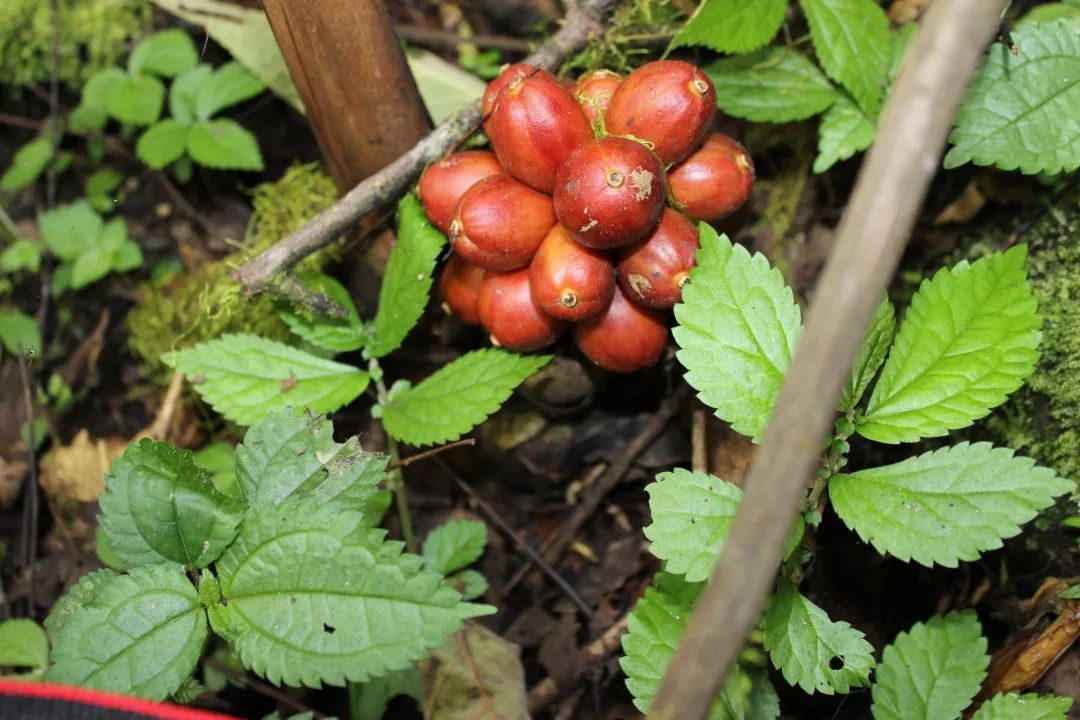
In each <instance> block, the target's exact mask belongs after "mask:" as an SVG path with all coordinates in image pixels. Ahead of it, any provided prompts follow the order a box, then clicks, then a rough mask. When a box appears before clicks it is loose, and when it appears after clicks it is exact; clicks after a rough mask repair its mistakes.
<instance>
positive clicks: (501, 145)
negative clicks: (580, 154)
mask: <svg viewBox="0 0 1080 720" xmlns="http://www.w3.org/2000/svg"><path fill="white" fill-rule="evenodd" d="M484 131H485V132H486V133H487V136H488V139H489V140H490V141H491V146H492V147H493V148H494V149H495V154H496V155H497V156H498V158H499V162H501V163H502V164H503V166H505V167H506V169H507V170H508V171H509V172H510V174H511V175H513V176H514V177H516V178H517V179H519V180H521V181H522V182H524V183H526V184H528V185H531V186H533V187H534V188H536V189H537V190H541V191H543V192H546V193H550V192H551V190H552V188H554V187H555V173H556V171H557V170H558V169H559V166H560V165H561V164H562V162H563V160H565V159H566V156H567V155H569V154H570V151H571V150H573V149H574V148H576V147H577V146H578V145H580V144H581V143H583V142H585V141H586V140H588V139H589V138H591V137H592V127H590V125H589V120H588V119H587V118H586V117H585V113H584V112H583V111H582V110H581V106H579V105H578V104H577V101H575V100H574V98H572V97H571V96H570V93H569V92H567V91H566V88H564V87H563V86H562V84H561V83H560V82H559V81H558V80H556V79H555V78H553V77H552V76H551V75H550V74H547V73H542V74H541V73H536V74H534V75H529V76H527V77H523V78H516V79H514V80H513V81H512V82H511V83H510V84H509V85H507V86H506V87H505V88H503V89H502V90H501V91H500V92H499V95H498V97H497V98H496V99H495V107H494V108H493V109H492V111H491V115H489V116H488V120H487V122H486V123H484Z"/></svg>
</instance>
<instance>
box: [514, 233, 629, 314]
mask: <svg viewBox="0 0 1080 720" xmlns="http://www.w3.org/2000/svg"><path fill="white" fill-rule="evenodd" d="M529 284H530V285H531V286H532V296H533V300H535V301H536V302H537V303H539V304H540V307H542V308H543V309H544V311H545V312H547V313H549V314H550V315H554V316H555V317H557V318H561V319H563V320H572V321H576V320H583V319H584V318H587V317H589V316H591V315H595V314H596V313H598V312H600V311H601V310H603V309H604V308H605V307H606V306H607V304H608V303H609V302H611V296H612V294H613V293H614V292H615V268H614V267H612V265H611V262H610V261H609V260H608V259H607V257H605V256H604V255H602V254H601V253H599V252H597V251H596V250H591V249H589V248H587V247H585V246H584V245H582V244H581V243H579V242H577V241H576V240H574V236H573V235H572V234H570V231H569V230H567V229H566V228H564V227H563V226H562V225H556V226H555V227H553V228H551V232H549V233H548V234H547V237H546V238H544V242H543V243H541V244H540V249H539V250H537V251H536V256H535V257H534V258H533V261H532V264H531V265H529Z"/></svg>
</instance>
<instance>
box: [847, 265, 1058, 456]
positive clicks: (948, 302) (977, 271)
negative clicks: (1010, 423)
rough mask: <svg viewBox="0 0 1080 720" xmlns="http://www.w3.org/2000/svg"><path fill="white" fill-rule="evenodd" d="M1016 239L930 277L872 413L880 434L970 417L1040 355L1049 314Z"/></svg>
mask: <svg viewBox="0 0 1080 720" xmlns="http://www.w3.org/2000/svg"><path fill="white" fill-rule="evenodd" d="M1026 257H1027V248H1026V247H1025V246H1023V245H1018V246H1016V247H1014V248H1012V249H1010V250H1009V251H1007V252H1005V253H994V254H992V255H989V256H987V257H984V258H981V259H979V260H976V261H975V262H974V263H972V264H971V265H968V264H967V263H966V262H965V263H961V264H960V265H957V266H956V267H954V268H951V269H949V268H942V269H941V270H940V271H938V273H937V274H936V275H934V277H933V279H931V280H924V281H923V283H922V285H920V286H919V290H918V292H916V293H915V296H914V297H913V298H912V299H911V307H910V308H908V311H907V315H906V317H905V318H904V322H903V324H902V325H901V326H900V331H899V333H897V336H896V341H895V343H893V347H892V350H891V351H890V352H889V359H888V360H886V361H885V367H884V368H883V369H882V371H881V377H880V378H879V379H878V382H877V384H876V385H875V386H874V392H873V393H872V394H871V395H870V401H869V403H868V404H867V408H866V414H865V416H864V417H863V418H862V419H861V420H860V421H859V422H857V424H856V427H857V430H858V432H859V434H860V435H862V436H863V437H866V438H869V439H870V440H876V441H878V442H887V443H898V442H913V441H915V440H918V439H919V438H925V437H939V436H942V435H945V434H947V433H948V432H949V431H950V430H955V429H957V428H963V427H967V426H969V425H971V424H972V423H973V422H975V421H976V420H978V419H979V418H981V417H984V416H986V415H987V414H989V412H990V410H992V409H993V408H995V407H997V406H998V405H1000V404H1001V403H1003V402H1005V399H1006V398H1007V397H1008V396H1009V394H1010V393H1012V392H1013V391H1015V390H1016V389H1017V388H1019V387H1020V386H1021V385H1022V384H1023V382H1024V380H1025V379H1026V378H1027V377H1028V375H1030V374H1031V373H1032V372H1033V371H1034V369H1035V365H1036V363H1037V362H1038V360H1039V351H1038V349H1037V348H1038V346H1039V340H1040V339H1041V337H1042V333H1041V332H1040V331H1039V328H1040V327H1041V325H1042V319H1041V318H1040V317H1039V315H1038V312H1037V303H1036V300H1035V297H1034V295H1033V294H1032V291H1031V285H1030V283H1029V282H1028V279H1027V272H1026V271H1025V269H1024V259H1025V258H1026Z"/></svg>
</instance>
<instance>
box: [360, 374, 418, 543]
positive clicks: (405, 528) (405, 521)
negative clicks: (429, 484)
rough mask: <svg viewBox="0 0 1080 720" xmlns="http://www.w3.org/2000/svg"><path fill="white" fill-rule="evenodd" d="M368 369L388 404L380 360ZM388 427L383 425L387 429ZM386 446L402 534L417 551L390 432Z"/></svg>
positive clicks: (388, 481) (389, 483)
mask: <svg viewBox="0 0 1080 720" xmlns="http://www.w3.org/2000/svg"><path fill="white" fill-rule="evenodd" d="M368 371H369V372H370V374H371V379H372V380H374V381H375V391H376V395H377V397H378V400H379V404H380V405H382V406H384V407H385V406H386V405H387V404H388V403H389V401H390V393H389V392H387V390H386V383H385V382H384V381H383V373H382V367H381V366H380V365H379V361H378V360H376V359H375V358H371V359H370V360H369V361H368ZM385 429H386V427H385V426H384V427H383V430H385ZM386 447H387V449H388V450H389V452H390V467H392V468H394V469H393V470H390V471H389V472H388V473H387V474H386V486H387V488H389V489H390V492H392V493H393V494H394V505H396V506H397V514H398V521H399V522H400V523H401V536H402V538H403V539H404V540H405V548H406V549H407V550H408V551H409V552H411V553H415V552H416V536H415V535H414V534H413V526H412V517H411V516H410V515H409V491H408V489H407V488H406V487H405V475H404V474H403V473H402V472H401V449H400V447H399V446H398V441H397V440H396V439H395V438H394V436H393V435H391V434H390V433H389V432H387V433H386Z"/></svg>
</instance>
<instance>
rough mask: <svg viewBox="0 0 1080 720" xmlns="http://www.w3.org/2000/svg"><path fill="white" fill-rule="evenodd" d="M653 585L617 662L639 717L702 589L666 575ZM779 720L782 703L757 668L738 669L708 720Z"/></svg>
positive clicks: (635, 614) (636, 612)
mask: <svg viewBox="0 0 1080 720" xmlns="http://www.w3.org/2000/svg"><path fill="white" fill-rule="evenodd" d="M653 582H654V586H653V587H650V588H648V589H646V590H645V595H644V596H643V597H642V598H641V599H640V600H638V603H637V606H636V607H635V608H634V611H633V612H632V613H631V614H630V618H629V621H628V631H627V633H626V634H625V635H623V636H622V647H623V652H624V653H625V655H624V657H623V658H622V659H621V660H620V661H619V664H620V665H621V666H622V669H623V672H624V673H626V687H627V689H628V690H630V693H631V695H633V696H634V705H635V706H636V707H637V708H638V710H640V711H642V712H648V709H649V706H650V705H651V704H652V701H653V698H654V697H655V696H656V691H657V690H658V689H659V687H660V680H661V678H662V677H663V676H664V672H665V671H666V670H667V666H668V664H670V662H671V658H672V656H673V655H674V654H675V647H676V646H677V645H678V643H679V639H680V638H681V636H682V633H683V631H684V630H685V629H686V624H687V623H688V622H689V620H690V614H691V612H692V611H693V606H694V601H695V600H696V598H697V595H698V593H699V592H700V591H701V588H702V584H701V583H687V582H686V581H685V580H683V579H682V578H681V577H679V576H678V575H671V574H669V573H660V574H659V575H657V576H656V579H655V580H654V581H653ZM779 716H780V701H779V699H778V698H777V696H776V691H775V690H774V689H773V687H772V685H771V684H770V683H769V679H768V677H767V675H766V674H765V673H764V672H763V671H762V670H761V669H760V668H743V667H742V666H741V665H738V664H736V665H735V666H734V667H732V669H731V671H730V672H729V673H728V678H727V681H726V682H725V683H724V686H723V687H722V688H721V689H720V692H719V693H718V694H717V697H716V700H715V701H714V702H713V704H712V706H711V707H710V709H709V718H710V720H774V719H775V718H778V717H779Z"/></svg>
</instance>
